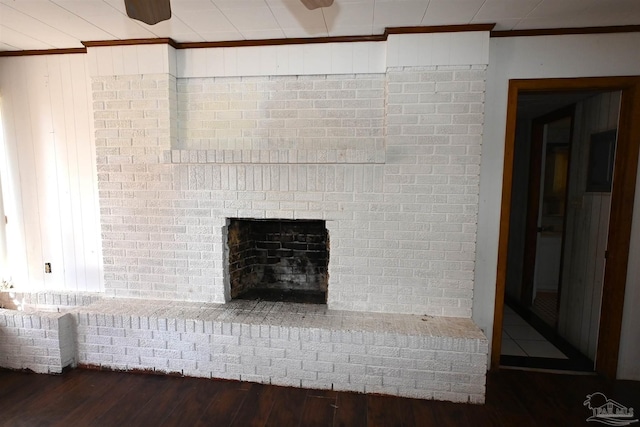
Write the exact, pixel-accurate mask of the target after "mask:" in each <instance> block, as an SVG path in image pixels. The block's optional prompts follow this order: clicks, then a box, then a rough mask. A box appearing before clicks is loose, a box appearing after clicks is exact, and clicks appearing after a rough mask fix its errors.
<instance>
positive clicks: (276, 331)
mask: <svg viewBox="0 0 640 427" xmlns="http://www.w3.org/2000/svg"><path fill="white" fill-rule="evenodd" d="M105 313H109V314H105ZM77 317H78V325H77V334H78V335H77V336H78V363H79V364H80V365H85V366H94V367H101V368H109V369H117V370H145V371H157V372H161V373H169V372H171V373H179V374H182V375H187V376H195V377H205V378H209V377H211V378H226V379H233V380H242V381H251V382H260V383H266V384H274V385H284V386H296V387H309V388H317V389H333V390H343V391H357V392H366V393H383V394H390V395H398V396H405V397H415V398H422V399H425V398H426V399H441V400H451V401H456V402H473V403H482V402H484V395H485V374H486V354H487V351H488V344H487V341H486V338H485V337H484V336H483V335H482V333H481V332H480V330H479V329H478V328H477V327H476V326H475V325H474V324H473V323H472V322H471V320H469V319H457V318H444V317H438V318H428V317H424V316H414V315H388V314H371V313H369V314H356V313H352V312H344V311H334V310H324V309H318V308H316V306H313V305H308V304H282V303H269V302H262V303H260V304H256V303H255V302H249V301H234V302H232V303H230V304H226V305H215V304H211V305H208V304H204V305H203V304H193V303H191V304H189V303H182V304H181V303H172V304H167V303H163V302H162V301H144V302H143V301H140V300H138V301H136V300H126V299H120V300H117V303H116V301H115V300H111V299H105V300H104V301H102V302H100V303H96V304H94V305H92V306H89V307H82V308H79V309H78V311H77Z"/></svg>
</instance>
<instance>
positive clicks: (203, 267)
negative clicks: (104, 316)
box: [93, 65, 485, 317]
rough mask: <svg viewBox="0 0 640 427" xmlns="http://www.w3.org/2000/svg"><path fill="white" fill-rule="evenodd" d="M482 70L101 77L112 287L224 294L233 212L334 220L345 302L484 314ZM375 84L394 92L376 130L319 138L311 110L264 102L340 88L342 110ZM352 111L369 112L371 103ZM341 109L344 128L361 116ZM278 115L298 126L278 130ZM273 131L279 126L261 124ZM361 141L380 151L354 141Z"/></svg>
mask: <svg viewBox="0 0 640 427" xmlns="http://www.w3.org/2000/svg"><path fill="white" fill-rule="evenodd" d="M484 76H485V67H484V66H477V65H473V66H446V67H437V66H433V67H409V68H407V67H405V68H402V67H398V68H394V69H389V70H388V72H387V73H386V74H385V75H384V76H380V75H364V76H360V75H339V76H305V77H299V78H297V77H277V78H276V77H273V78H268V77H259V78H246V79H244V78H220V79H213V78H202V79H182V80H178V81H176V80H175V79H174V78H173V77H170V76H167V75H145V76H127V77H117V76H116V77H100V78H95V79H94V83H93V88H94V103H95V104H96V128H97V137H98V143H97V145H98V148H97V151H98V168H99V186H100V201H101V217H102V227H103V244H104V264H105V279H106V283H105V289H106V291H107V293H108V294H109V295H113V296H122V297H137V298H157V299H171V300H187V301H205V302H224V301H225V300H226V291H225V279H224V270H225V254H224V246H225V243H224V239H225V236H224V228H225V225H226V218H230V217H248V218H300V219H324V220H326V221H327V229H328V231H329V236H330V239H331V249H330V262H329V294H328V304H329V306H330V307H331V308H334V309H345V310H357V311H377V312H395V313H416V314H428V315H438V316H454V317H470V316H471V304H472V297H473V270H474V259H475V250H476V248H475V238H476V224H477V210H478V177H479V164H480V142H481V138H482V135H481V131H482V124H483V122H482V121H483V105H484ZM363 82H367V84H370V85H371V88H370V89H369V88H366V89H363V90H362V91H361V92H362V94H363V96H366V97H371V96H374V99H375V100H376V102H380V98H379V97H380V95H381V93H382V94H383V97H384V98H383V101H384V103H383V105H382V107H383V108H381V106H380V105H377V104H376V107H375V109H367V108H365V109H363V110H362V111H364V113H362V114H365V115H368V116H367V120H370V125H371V127H369V128H366V129H370V130H371V131H372V133H374V134H375V135H364V136H362V137H356V138H355V140H352V139H351V138H352V137H351V136H347V137H343V136H335V137H334V136H331V137H330V136H329V135H328V130H327V129H331V128H330V127H328V128H326V129H325V130H327V132H326V133H325V134H324V135H325V136H324V137H322V138H319V139H317V141H316V139H315V138H313V137H308V138H310V139H305V138H307V137H305V136H300V135H301V134H302V131H303V130H304V129H306V128H307V126H302V125H301V123H302V122H299V121H298V120H300V119H301V118H300V114H301V112H302V113H304V110H302V109H298V108H294V107H292V106H291V105H289V108H275V107H269V108H266V109H260V108H258V103H259V102H265V103H268V102H271V101H270V100H269V99H267V100H264V99H262V98H265V97H266V98H269V97H274V96H275V97H281V98H287V97H291V98H292V99H294V100H297V101H300V100H301V98H304V99H302V100H303V101H309V100H311V101H313V102H316V101H321V100H323V99H326V98H328V97H329V95H328V93H329V92H331V91H332V90H333V89H330V88H333V87H335V88H337V87H338V84H339V86H340V89H335V90H336V91H338V92H339V93H340V97H342V100H341V102H342V106H343V107H344V106H345V103H346V102H347V100H348V99H349V98H345V97H346V95H345V94H347V93H349V91H353V90H355V95H354V96H356V97H357V96H358V92H359V91H358V89H357V87H358V85H360V84H362V83H363ZM381 84H383V87H380V86H381ZM270 85H271V86H273V87H274V88H276V89H277V88H280V86H282V87H284V90H276V89H273V90H272V89H268V88H269V87H270ZM287 85H288V87H287ZM147 87H148V88H147ZM259 87H260V89H258V88H259ZM205 88H206V90H205ZM232 88H233V89H232ZM351 88H356V89H351ZM221 94H222V95H224V96H223V99H224V97H227V98H229V100H228V101H224V102H225V106H226V109H219V108H220V107H219V106H218V104H219V103H220V102H222V101H220V99H219V98H218V97H219V96H220V95H221ZM275 94H277V95H275ZM336 96H337V95H336ZM113 97H115V100H109V98H113ZM140 97H141V99H139V98H140ZM233 97H235V98H237V100H235V101H233V102H237V104H233V105H234V109H230V106H231V104H232V101H231V98H233ZM314 97H315V99H314ZM369 99H370V98H369ZM355 101H357V98H355V99H354V102H355ZM274 102H281V100H274ZM205 105H206V108H205ZM274 105H280V104H274ZM284 107H287V105H286V99H285V104H284ZM349 108H351V109H346V111H349V114H355V115H356V118H357V115H358V114H360V113H359V111H360V109H358V108H355V107H353V108H352V107H349ZM311 111H313V112H314V114H318V115H321V116H323V117H326V116H327V115H329V114H335V109H334V108H327V109H321V108H314V109H312V110H309V111H308V112H311ZM259 113H260V114H264V115H265V117H254V116H256V115H258V116H259V115H260V114H259ZM267 113H268V115H267ZM272 114H274V115H275V117H274V116H272ZM380 114H382V117H380V118H379V117H378V116H380ZM243 115H244V116H243ZM296 115H297V117H294V116H296ZM267 116H268V117H267ZM289 116H291V117H289ZM131 117H141V118H131ZM238 117H239V118H238ZM175 118H181V120H173V119H175ZM170 119H171V120H170ZM191 119H193V120H191ZM234 120H240V122H238V123H237V126H236V125H234V127H233V129H239V130H240V136H239V137H237V138H235V137H233V138H232V137H229V138H227V137H225V136H223V135H222V134H218V133H217V130H218V128H216V126H214V125H213V124H215V123H217V122H225V123H228V124H229V128H228V129H231V123H232V122H233V121H234ZM287 120H291V122H290V124H291V126H290V127H287ZM303 120H306V118H303ZM340 120H341V121H340V126H341V127H338V129H340V128H345V129H346V128H350V127H351V126H350V125H349V124H348V123H347V122H346V121H345V122H343V121H342V120H343V119H340ZM379 121H382V122H383V124H384V126H383V129H382V134H383V136H384V139H383V140H382V142H380V141H378V136H377V135H378V133H379V132H380V128H379ZM212 123H213V124H212ZM374 123H375V124H374ZM205 124H206V126H205ZM276 124H277V125H278V126H280V125H282V126H283V127H282V128H281V129H285V130H287V129H288V130H292V131H295V133H296V135H295V136H291V137H289V136H269V135H270V134H269V131H270V130H272V129H273V128H274V126H275V125H276ZM254 125H255V127H253V126H254ZM262 125H264V127H262V128H261V127H260V126H262ZM225 126H226V125H225ZM178 127H179V128H180V129H179V130H178ZM260 129H262V131H264V132H266V133H265V135H266V136H265V137H262V136H255V135H256V134H254V133H253V132H254V130H256V132H257V130H260ZM192 131H194V132H195V133H192ZM196 131H197V132H196ZM244 131H247V132H248V133H247V134H245V135H243V134H242V132H244ZM178 135H179V136H180V139H179V140H178V139H177V136H178ZM194 135H197V137H196V136H194ZM292 135H293V134H292ZM183 137H184V138H183ZM185 138H186V139H185ZM196 140H197V141H198V142H197V143H196V142H194V141H196ZM312 140H313V141H314V144H316V145H309V144H311V142H310V141H312ZM356 140H357V141H360V140H362V141H363V142H362V143H361V142H357V145H358V146H360V145H363V144H365V145H366V144H368V146H369V147H375V148H374V149H373V151H370V152H369V154H367V150H368V149H367V150H363V151H361V152H359V153H356V151H357V150H351V151H350V149H348V148H347V149H345V150H344V153H343V152H342V151H341V150H343V149H344V147H346V146H348V144H352V143H355V142H354V141H356ZM202 141H205V143H204V144H205V145H204V146H203V145H199V144H200V143H201V142H202ZM296 141H298V142H296ZM296 143H300V144H301V147H304V148H301V149H299V150H298V149H297V148H296V147H297V146H296V145H295V144H296ZM180 144H186V148H196V147H197V148H198V149H177V148H181V147H180ZM190 144H192V145H190ZM341 144H345V145H341ZM171 148H174V150H173V151H171V150H170V149H171ZM182 148H185V147H182ZM381 152H382V155H380V153H381ZM349 153H351V154H349ZM353 153H355V154H353ZM350 155H351V157H349V156H350ZM359 156H361V157H359Z"/></svg>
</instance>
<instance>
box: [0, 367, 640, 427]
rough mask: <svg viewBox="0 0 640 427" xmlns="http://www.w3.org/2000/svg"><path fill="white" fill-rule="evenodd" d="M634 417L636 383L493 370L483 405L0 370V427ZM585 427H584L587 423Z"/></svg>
mask: <svg viewBox="0 0 640 427" xmlns="http://www.w3.org/2000/svg"><path fill="white" fill-rule="evenodd" d="M596 391H599V392H602V393H604V394H605V395H606V396H607V397H608V398H610V399H613V400H615V401H617V402H619V403H621V404H623V405H625V406H627V407H633V408H635V409H636V413H637V412H640V382H635V381H610V380H605V379H603V378H600V377H597V376H589V375H562V374H549V373H540V372H527V371H517V370H502V371H500V372H498V373H492V374H489V376H488V378H487V402H486V404H485V405H471V404H458V403H450V402H437V401H429V400H416V399H403V398H398V397H391V396H379V395H364V394H358V393H344V392H336V391H326V390H307V389H295V388H287V387H277V386H270V385H263V384H253V383H244V382H234V381H221V380H209V379H199V378H180V377H172V376H162V375H149V374H146V375H145V374H134V373H123V372H105V371H91V370H83V369H75V370H71V371H69V372H66V373H64V374H63V375H38V374H31V373H24V372H15V371H8V370H0V426H11V427H14V426H65V427H66V426H101V427H102V426H107V427H108V426H145V427H146V426H162V427H166V426H216V427H218V426H242V427H245V426H252V427H253V426H255V427H266V426H278V427H288V426H304V427H307V426H309V427H312V426H334V427H338V426H345V427H360V426H361V427H365V426H366V427H377V426H439V427H440V426H443V427H446V426H518V427H521V426H522V427H523V426H580V425H588V424H587V422H586V419H587V417H589V416H590V415H591V413H590V411H589V410H588V409H587V408H586V407H584V406H583V402H584V400H585V398H586V395H587V394H590V393H594V392H596ZM589 424H591V425H593V423H589Z"/></svg>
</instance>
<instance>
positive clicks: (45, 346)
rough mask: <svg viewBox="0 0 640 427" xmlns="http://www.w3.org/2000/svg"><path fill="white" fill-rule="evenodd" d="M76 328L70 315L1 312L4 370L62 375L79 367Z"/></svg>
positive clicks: (0, 350) (0, 359)
mask: <svg viewBox="0 0 640 427" xmlns="http://www.w3.org/2000/svg"><path fill="white" fill-rule="evenodd" d="M73 324H74V319H73V316H72V315H70V314H68V313H67V314H60V313H24V312H19V311H16V310H8V309H0V367H3V368H9V369H29V370H32V371H34V372H37V373H61V372H62V369H63V368H65V367H67V366H69V365H75V356H76V351H75V335H74V328H73Z"/></svg>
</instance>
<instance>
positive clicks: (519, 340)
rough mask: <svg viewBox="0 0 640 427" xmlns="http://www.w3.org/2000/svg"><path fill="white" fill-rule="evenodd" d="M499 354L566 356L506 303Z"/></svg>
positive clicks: (546, 356) (557, 357) (545, 356)
mask: <svg viewBox="0 0 640 427" xmlns="http://www.w3.org/2000/svg"><path fill="white" fill-rule="evenodd" d="M501 354H502V355H504V356H524V357H544V358H550V359H567V356H565V355H564V354H563V353H562V352H561V351H560V350H558V349H557V348H556V347H555V346H554V345H553V344H551V343H550V342H549V341H547V340H546V339H545V338H544V337H543V336H542V335H541V334H540V333H539V332H538V331H536V330H535V329H534V328H533V326H531V325H529V324H528V323H527V322H526V321H525V320H524V319H523V318H522V317H520V316H519V315H518V314H517V313H516V312H515V311H513V310H512V309H511V308H510V307H508V306H506V305H505V306H504V319H503V323H502V351H501Z"/></svg>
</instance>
